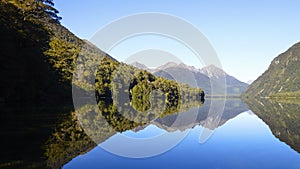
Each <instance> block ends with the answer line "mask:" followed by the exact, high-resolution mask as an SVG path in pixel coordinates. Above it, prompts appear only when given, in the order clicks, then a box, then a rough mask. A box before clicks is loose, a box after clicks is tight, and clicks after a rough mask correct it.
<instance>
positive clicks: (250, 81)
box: [246, 80, 254, 85]
mask: <svg viewBox="0 0 300 169" xmlns="http://www.w3.org/2000/svg"><path fill="white" fill-rule="evenodd" d="M253 82H254V80H248V81H247V82H246V83H247V84H249V85H250V84H251V83H253Z"/></svg>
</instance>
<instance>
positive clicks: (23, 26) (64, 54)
mask: <svg viewBox="0 0 300 169" xmlns="http://www.w3.org/2000/svg"><path fill="white" fill-rule="evenodd" d="M53 5H54V4H53V2H52V0H23V1H20V0H10V1H8V0H1V4H0V8H1V10H0V16H1V22H0V29H1V33H0V35H1V37H2V38H1V40H0V41H1V44H3V45H2V46H1V50H0V52H1V53H0V54H1V60H0V67H1V71H2V72H1V74H2V75H3V77H2V83H1V84H0V85H1V86H0V88H1V91H0V92H1V97H0V101H1V102H10V103H11V102H14V101H18V102H24V101H26V102H32V103H40V102H41V103H44V102H53V101H58V102H59V103H63V102H72V98H71V93H72V92H71V86H72V84H73V85H75V86H77V87H78V88H81V89H83V90H84V91H88V92H90V93H93V92H95V91H96V97H97V98H102V97H111V96H112V95H111V93H112V89H113V86H112V80H113V79H114V78H115V72H116V71H118V70H120V68H121V69H125V70H128V74H127V75H124V79H126V80H127V81H126V83H127V85H129V86H130V88H127V89H126V90H128V92H127V93H128V94H132V93H133V89H135V90H136V91H145V90H144V89H147V90H148V89H149V90H148V91H152V90H160V91H163V93H164V95H166V96H167V97H168V98H169V101H171V100H172V101H173V102H178V101H179V99H181V98H182V96H183V95H185V94H186V95H188V96H191V92H193V94H195V95H197V97H198V96H199V94H203V92H202V90H201V89H200V90H198V89H188V88H189V87H186V86H185V87H183V85H180V84H178V83H176V82H173V81H169V80H166V79H163V78H157V77H154V76H153V75H152V74H150V73H148V72H146V71H143V70H140V69H136V68H134V67H132V66H128V65H125V64H121V63H119V62H118V61H116V60H115V59H113V58H112V57H110V56H109V55H107V54H106V53H105V52H103V51H101V50H100V49H98V48H97V47H95V46H94V45H92V44H91V43H90V42H88V41H85V40H82V39H79V38H77V37H76V36H75V35H74V34H72V33H71V32H70V31H68V30H67V29H66V28H65V27H63V26H62V25H60V23H59V19H60V18H59V16H57V13H58V11H57V10H55V8H53ZM75 70H76V72H75ZM73 75H75V76H73ZM129 77H131V79H130V78H129ZM147 77H153V78H151V79H147ZM134 79H135V80H136V81H134ZM145 79H146V80H145ZM149 80H150V81H149ZM135 86H137V87H136V88H134V87H135ZM137 89H139V90H137ZM183 97H184V96H183ZM62 101H63V102H62Z"/></svg>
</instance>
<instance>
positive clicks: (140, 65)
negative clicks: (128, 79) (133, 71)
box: [130, 62, 151, 72]
mask: <svg viewBox="0 0 300 169" xmlns="http://www.w3.org/2000/svg"><path fill="white" fill-rule="evenodd" d="M130 65H131V66H134V67H136V68H139V69H143V70H146V71H149V72H151V69H149V68H148V67H147V66H146V65H144V64H142V63H139V62H133V63H131V64H130Z"/></svg>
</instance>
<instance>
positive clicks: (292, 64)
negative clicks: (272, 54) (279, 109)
mask: <svg viewBox="0 0 300 169" xmlns="http://www.w3.org/2000/svg"><path fill="white" fill-rule="evenodd" d="M299 91H300V43H297V44H295V45H293V46H292V47H291V48H289V49H288V50H287V51H286V52H284V53H282V54H280V55H279V56H278V57H276V58H275V59H274V60H273V61H272V63H271V65H270V66H269V68H268V70H266V71H265V72H264V73H263V74H262V75H261V76H260V77H259V78H258V79H257V80H255V81H254V82H253V83H252V84H251V85H250V86H249V87H248V89H247V90H246V91H245V93H244V94H243V96H244V97H270V96H271V97H290V96H292V97H296V96H297V95H298V96H297V97H299ZM297 93H298V94H297Z"/></svg>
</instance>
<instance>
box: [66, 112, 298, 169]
mask: <svg viewBox="0 0 300 169" xmlns="http://www.w3.org/2000/svg"><path fill="white" fill-rule="evenodd" d="M201 130H202V128H201V127H200V126H198V127H195V128H194V129H192V130H191V131H190V133H189V135H188V136H187V137H186V138H185V139H184V140H183V141H182V142H181V143H180V144H178V145H177V146H176V147H175V148H173V149H172V150H170V151H168V152H167V153H164V154H161V155H159V156H155V157H151V158H144V159H130V158H123V157H119V156H115V155H113V154H110V153H108V152H106V151H104V150H102V149H101V148H100V147H96V148H94V149H93V150H92V151H90V152H88V153H87V154H85V155H82V156H78V157H77V158H75V159H73V160H72V161H71V162H70V163H68V164H67V165H65V167H64V168H131V169H132V168H149V169H152V168H164V169H167V168H168V169H169V168H173V169H176V168H178V169H182V168H187V169H192V168H195V169H198V168H205V169H210V168H215V169H217V168H225V169H226V168H228V169H236V168H243V169H244V168H249V169H255V168H259V169H262V168H263V169H264V168H270V169H276V168H278V169H279V168H280V169H285V168H288V169H296V168H297V169H299V168H300V155H299V154H298V153H297V152H295V151H294V150H292V149H291V148H290V147H289V146H288V145H286V144H285V143H282V142H280V141H279V140H278V139H277V138H275V137H274V136H273V135H272V133H271V131H270V129H269V128H268V126H267V125H266V124H265V123H263V121H262V120H261V119H259V118H258V117H257V116H255V115H249V114H248V113H242V114H240V115H238V116H237V117H235V118H234V119H232V120H229V121H228V122H227V123H226V124H224V125H223V126H221V127H219V128H218V129H217V130H216V131H215V133H214V134H213V136H212V137H211V138H210V139H209V140H208V141H207V142H205V143H204V144H199V142H198V138H199V134H200V132H201ZM159 131H160V130H159V129H157V128H156V127H154V126H149V127H147V129H146V130H144V131H141V132H140V133H131V132H127V133H126V135H127V136H134V135H135V136H138V135H139V136H143V137H144V136H149V135H147V134H146V133H144V132H149V133H151V135H152V134H159Z"/></svg>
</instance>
